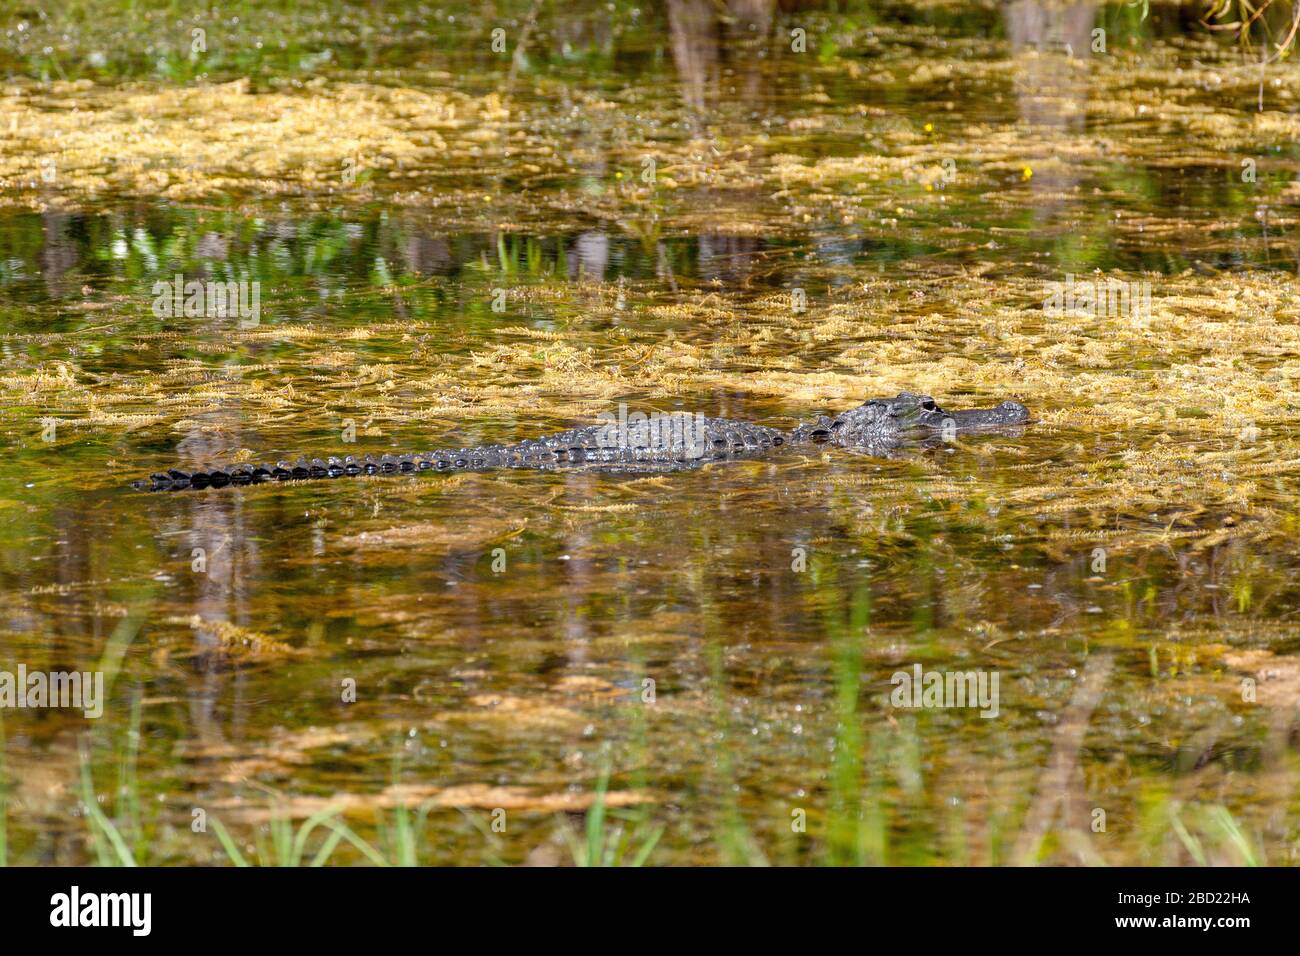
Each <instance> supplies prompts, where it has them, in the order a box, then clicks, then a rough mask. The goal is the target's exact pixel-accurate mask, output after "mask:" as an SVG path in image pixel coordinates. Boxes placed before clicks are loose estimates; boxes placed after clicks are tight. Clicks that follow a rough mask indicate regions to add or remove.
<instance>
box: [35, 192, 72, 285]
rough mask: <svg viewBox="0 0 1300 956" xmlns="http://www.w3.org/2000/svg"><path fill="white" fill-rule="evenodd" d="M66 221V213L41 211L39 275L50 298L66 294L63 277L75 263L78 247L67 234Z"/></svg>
mask: <svg viewBox="0 0 1300 956" xmlns="http://www.w3.org/2000/svg"><path fill="white" fill-rule="evenodd" d="M68 222H69V217H68V215H67V213H62V212H58V211H55V210H47V211H45V212H43V213H41V230H42V232H43V233H44V237H43V238H44V242H43V243H42V245H41V275H42V277H43V278H44V279H45V288H46V290H47V291H48V292H49V296H50V298H52V299H61V298H63V297H64V296H65V295H66V294H67V281H66V279H65V278H64V277H65V276H66V275H67V273H68V272H69V271H71V270H72V269H73V268H75V267H76V265H77V260H78V249H77V247H76V244H75V243H74V242H73V241H72V240H70V239H69V238H68V236H67V226H68Z"/></svg>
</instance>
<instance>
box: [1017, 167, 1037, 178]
mask: <svg viewBox="0 0 1300 956" xmlns="http://www.w3.org/2000/svg"><path fill="white" fill-rule="evenodd" d="M1020 175H1021V177H1022V178H1023V179H1025V180H1026V181H1028V180H1030V179H1033V178H1034V171H1033V170H1032V169H1030V168H1029V167H1028V166H1026V167H1025V168H1024V169H1022V170H1020Z"/></svg>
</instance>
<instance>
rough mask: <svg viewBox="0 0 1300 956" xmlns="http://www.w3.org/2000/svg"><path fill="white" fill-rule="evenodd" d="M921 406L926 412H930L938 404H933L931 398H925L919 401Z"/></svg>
mask: <svg viewBox="0 0 1300 956" xmlns="http://www.w3.org/2000/svg"><path fill="white" fill-rule="evenodd" d="M921 407H922V408H924V409H925V410H926V411H927V412H932V411H934V410H935V409H937V408H938V407H939V406H937V405H935V404H934V399H933V398H927V399H926V400H925V401H923V402H922V403H921Z"/></svg>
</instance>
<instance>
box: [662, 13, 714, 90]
mask: <svg viewBox="0 0 1300 956" xmlns="http://www.w3.org/2000/svg"><path fill="white" fill-rule="evenodd" d="M668 29H669V31H671V33H672V43H673V62H674V63H676V64H677V74H678V76H679V77H680V79H681V84H682V99H683V100H685V101H686V105H687V106H689V107H690V108H692V109H695V110H699V111H700V112H703V111H704V101H705V95H706V93H710V92H711V91H712V90H713V89H714V88H716V86H717V82H718V25H717V21H716V19H715V18H714V13H713V4H712V3H710V2H709V0H668Z"/></svg>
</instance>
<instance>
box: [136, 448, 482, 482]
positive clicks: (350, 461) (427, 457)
mask: <svg viewBox="0 0 1300 956" xmlns="http://www.w3.org/2000/svg"><path fill="white" fill-rule="evenodd" d="M472 451H473V450H472V449H470V450H465V451H456V452H429V453H427V454H419V455H380V456H377V457H376V456H375V455H366V456H364V457H362V458H357V457H354V456H352V455H348V456H346V457H344V458H333V457H331V458H311V459H308V458H299V459H298V460H297V461H296V462H289V461H281V462H278V463H277V464H275V465H227V466H220V467H216V468H209V469H206V470H201V471H182V470H180V469H178V468H172V469H170V470H168V471H165V472H157V473H155V474H152V475H150V476H149V477H148V478H147V479H143V480H140V481H136V482H132V487H133V488H135V489H136V490H138V491H186V490H189V489H194V490H199V489H203V488H224V487H226V486H228V485H256V484H262V483H265V482H271V481H309V480H312V479H325V478H349V477H356V476H358V475H395V474H402V473H405V472H415V471H435V470H436V471H447V470H449V469H453V468H468V467H476V466H477V467H482V460H481V456H474V455H473V454H472Z"/></svg>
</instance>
